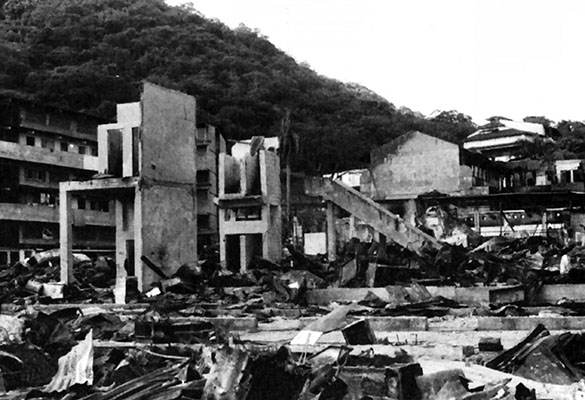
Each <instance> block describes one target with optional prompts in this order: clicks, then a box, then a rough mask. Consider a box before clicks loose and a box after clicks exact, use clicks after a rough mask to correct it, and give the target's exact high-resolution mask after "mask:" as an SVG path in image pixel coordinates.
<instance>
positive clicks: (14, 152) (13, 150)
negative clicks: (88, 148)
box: [0, 141, 98, 171]
mask: <svg viewBox="0 0 585 400" xmlns="http://www.w3.org/2000/svg"><path fill="white" fill-rule="evenodd" d="M1 158H6V159H9V160H16V161H24V162H30V163H37V164H46V165H55V166H60V167H67V168H75V169H84V170H89V171H97V169H98V158H97V157H94V156H90V155H84V154H74V153H67V152H61V151H52V150H49V149H44V148H42V147H34V146H26V145H22V144H19V143H11V142H4V141H0V159H1Z"/></svg>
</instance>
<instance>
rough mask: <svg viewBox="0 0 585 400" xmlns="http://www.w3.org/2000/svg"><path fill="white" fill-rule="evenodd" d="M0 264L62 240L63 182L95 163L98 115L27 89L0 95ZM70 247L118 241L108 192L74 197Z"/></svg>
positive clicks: (110, 245)
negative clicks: (45, 100) (34, 96)
mask: <svg viewBox="0 0 585 400" xmlns="http://www.w3.org/2000/svg"><path fill="white" fill-rule="evenodd" d="M0 119H1V122H0V124H1V127H0V170H1V171H2V172H1V173H0V265H7V264H13V263H15V262H17V261H19V260H23V259H24V258H26V257H28V256H30V255H31V254H33V253H34V252H36V251H42V250H47V249H51V248H55V247H57V246H58V244H59V209H58V206H59V182H63V181H69V180H83V179H88V178H90V177H91V176H92V175H93V174H95V173H96V172H97V170H98V157H97V155H98V153H97V147H98V146H97V134H96V128H97V125H98V124H100V123H103V122H104V121H103V120H102V119H99V118H97V117H94V116H91V115H87V114H83V113H79V112H73V111H69V110H64V109H59V108H55V107H49V106H46V105H43V104H40V103H37V102H33V101H29V100H27V99H25V98H24V97H22V96H16V95H6V94H3V95H2V96H0ZM71 207H72V210H73V211H72V213H73V215H74V219H75V224H74V226H73V231H72V232H73V239H72V240H73V242H72V243H71V246H72V248H73V249H74V250H75V251H83V252H84V253H87V254H90V255H98V254H109V253H111V252H112V251H113V249H114V243H115V228H114V225H115V222H114V213H113V209H112V203H110V201H109V200H108V199H103V198H95V197H92V196H90V195H89V194H88V195H87V196H86V195H85V194H84V195H79V196H74V197H73V198H72V199H71Z"/></svg>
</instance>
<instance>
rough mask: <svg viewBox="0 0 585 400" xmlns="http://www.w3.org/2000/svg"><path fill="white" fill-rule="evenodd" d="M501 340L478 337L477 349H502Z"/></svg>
mask: <svg viewBox="0 0 585 400" xmlns="http://www.w3.org/2000/svg"><path fill="white" fill-rule="evenodd" d="M502 350H504V347H503V346H502V341H501V340H500V338H494V337H482V338H481V339H479V351H502Z"/></svg>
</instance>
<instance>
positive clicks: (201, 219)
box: [197, 214, 210, 229]
mask: <svg viewBox="0 0 585 400" xmlns="http://www.w3.org/2000/svg"><path fill="white" fill-rule="evenodd" d="M209 227H210V224H209V214H199V215H197V228H199V229H209Z"/></svg>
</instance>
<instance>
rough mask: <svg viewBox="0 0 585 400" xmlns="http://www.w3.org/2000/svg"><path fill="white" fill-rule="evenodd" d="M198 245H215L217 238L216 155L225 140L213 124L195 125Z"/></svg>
mask: <svg viewBox="0 0 585 400" xmlns="http://www.w3.org/2000/svg"><path fill="white" fill-rule="evenodd" d="M195 143H196V145H197V232H198V235H197V246H198V247H199V252H201V251H202V250H203V248H204V246H210V245H216V244H217V243H218V241H219V222H218V212H217V206H216V205H215V203H214V200H215V198H216V197H217V195H218V187H219V174H218V169H219V155H220V154H221V153H225V152H226V142H225V139H224V138H223V137H222V136H221V134H220V133H219V131H218V130H216V129H215V127H214V126H211V125H207V126H204V127H198V128H197V136H196V137H195Z"/></svg>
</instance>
